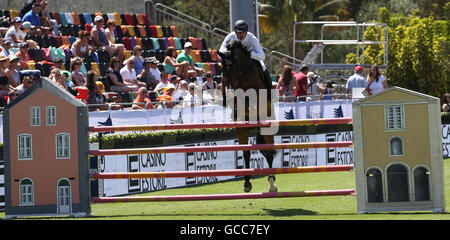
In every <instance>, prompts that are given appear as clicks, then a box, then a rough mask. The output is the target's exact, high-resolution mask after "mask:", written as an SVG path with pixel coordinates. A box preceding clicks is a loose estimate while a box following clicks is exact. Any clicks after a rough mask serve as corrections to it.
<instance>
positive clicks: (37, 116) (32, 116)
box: [30, 106, 41, 127]
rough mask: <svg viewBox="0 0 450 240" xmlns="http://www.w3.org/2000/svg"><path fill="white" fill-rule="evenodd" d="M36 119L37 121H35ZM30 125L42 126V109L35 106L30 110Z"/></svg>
mask: <svg viewBox="0 0 450 240" xmlns="http://www.w3.org/2000/svg"><path fill="white" fill-rule="evenodd" d="M36 113H37V114H36ZM35 119H36V120H37V121H35ZM30 125H31V126H32V127H35V126H41V108H40V107H38V106H33V107H31V108H30Z"/></svg>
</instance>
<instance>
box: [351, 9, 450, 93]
mask: <svg viewBox="0 0 450 240" xmlns="http://www.w3.org/2000/svg"><path fill="white" fill-rule="evenodd" d="M387 16H389V13H388V12H387V9H385V8H382V9H380V11H379V21H383V22H386V23H389V40H388V46H389V51H388V62H389V68H388V70H387V77H388V83H389V85H390V86H394V85H395V86H400V87H404V88H407V89H411V90H414V91H418V92H421V93H425V94H429V95H433V96H436V97H439V98H441V97H442V95H443V94H444V93H445V92H448V91H450V83H449V82H450V79H449V62H450V61H449V53H450V52H449V49H450V46H449V23H448V21H447V20H436V19H435V18H433V17H427V18H421V17H414V16H410V17H405V16H396V17H391V18H390V19H387V18H386V17H387ZM364 36H365V39H366V40H377V39H378V40H379V39H383V37H384V35H383V29H382V28H379V27H371V28H368V29H367V30H366V31H365V33H364ZM383 52H384V49H383V46H381V45H370V46H368V47H367V48H366V49H365V51H364V59H365V64H377V65H380V64H382V63H383V61H382V60H383V58H382V56H383ZM346 62H347V63H354V55H351V54H349V55H347V59H346Z"/></svg>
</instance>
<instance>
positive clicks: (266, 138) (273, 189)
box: [263, 135, 278, 192]
mask: <svg viewBox="0 0 450 240" xmlns="http://www.w3.org/2000/svg"><path fill="white" fill-rule="evenodd" d="M263 139H264V143H266V144H273V143H274V139H273V136H272V135H263ZM263 155H264V157H265V158H266V160H267V164H268V165H269V168H272V163H273V158H274V156H275V151H273V150H266V151H263ZM267 180H268V181H269V192H278V188H277V185H275V175H274V174H271V175H269V177H268V178H267Z"/></svg>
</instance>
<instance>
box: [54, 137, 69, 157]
mask: <svg viewBox="0 0 450 240" xmlns="http://www.w3.org/2000/svg"><path fill="white" fill-rule="evenodd" d="M59 136H67V146H58V137H59ZM59 147H64V148H67V155H61V156H59V154H58V148H59ZM55 149H56V153H55V154H56V159H70V134H69V133H58V134H56V136H55Z"/></svg>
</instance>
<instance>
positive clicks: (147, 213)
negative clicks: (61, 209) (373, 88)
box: [0, 160, 450, 220]
mask: <svg viewBox="0 0 450 240" xmlns="http://www.w3.org/2000/svg"><path fill="white" fill-rule="evenodd" d="M444 173H445V186H446V187H445V189H446V207H447V208H449V206H450V160H445V161H444ZM252 184H253V190H252V192H254V193H256V192H267V191H268V182H267V178H266V177H256V178H253V180H252ZM276 184H277V186H278V191H280V192H289V191H302V190H330V189H348V188H355V173H354V172H336V173H307V174H284V175H277V181H276ZM242 188H243V180H233V181H228V182H224V183H215V184H208V185H204V186H197V187H187V188H178V189H168V190H164V191H158V192H153V193H148V194H140V196H142V195H194V194H220V193H242ZM92 213H93V215H92V216H90V217H86V218H76V219H90V220H143V219H148V220H160V219H161V220H298V219H301V220H414V219H417V220H424V219H436V220H438V219H443V220H444V219H445V220H450V214H448V213H442V214H432V213H431V212H430V211H423V212H395V213H376V214H358V213H357V212H356V196H334V197H332V196H329V197H304V198H275V199H249V200H229V201H226V200H221V201H194V202H149V203H104V204H92ZM0 217H4V213H1V214H0ZM32 219H35V218H32ZM40 219H55V218H50V217H46V218H40ZM57 219H68V218H67V217H58V218H57ZM69 219H70V217H69Z"/></svg>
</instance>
